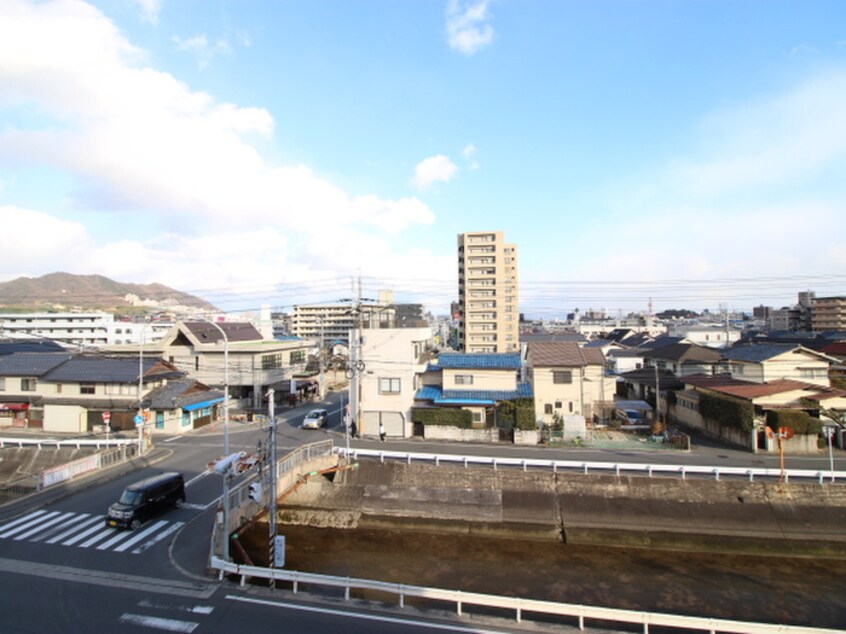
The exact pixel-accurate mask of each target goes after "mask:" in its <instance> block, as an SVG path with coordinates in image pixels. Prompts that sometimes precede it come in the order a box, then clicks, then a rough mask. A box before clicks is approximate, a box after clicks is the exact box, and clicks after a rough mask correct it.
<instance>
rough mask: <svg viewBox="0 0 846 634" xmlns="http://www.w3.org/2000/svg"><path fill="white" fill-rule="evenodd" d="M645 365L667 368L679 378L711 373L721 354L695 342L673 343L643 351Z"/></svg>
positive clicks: (720, 358)
mask: <svg viewBox="0 0 846 634" xmlns="http://www.w3.org/2000/svg"><path fill="white" fill-rule="evenodd" d="M643 358H644V361H645V363H646V367H653V368H654V367H656V366H657V367H658V368H659V369H661V370H669V371H670V372H672V373H673V374H674V375H676V376H677V377H679V378H682V377H685V376H690V375H693V374H713V373H714V367H715V366H718V365H719V363H720V362H721V361H722V358H723V355H722V354H721V353H720V352H719V351H718V350H714V349H713V348H707V347H705V346H700V345H698V344H695V343H673V344H670V345H668V346H662V347H660V348H655V349H653V350H646V351H644V352H643Z"/></svg>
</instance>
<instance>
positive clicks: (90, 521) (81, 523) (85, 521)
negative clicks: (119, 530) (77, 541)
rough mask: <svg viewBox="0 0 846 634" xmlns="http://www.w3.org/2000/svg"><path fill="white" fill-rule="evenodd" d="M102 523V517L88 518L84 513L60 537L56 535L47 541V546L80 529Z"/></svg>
mask: <svg viewBox="0 0 846 634" xmlns="http://www.w3.org/2000/svg"><path fill="white" fill-rule="evenodd" d="M86 518H87V519H86ZM102 521H103V517H102V516H101V515H95V516H94V517H89V515H88V513H85V514H83V515H82V516H80V518H79V520H78V521H76V522H72V524H74V526H73V527H72V528H69V529H68V530H66V531H65V532H64V533H62V534H61V535H56V536H55V537H52V538H50V539H48V540H47V543H48V544H55V543H56V542H60V541H62V540H63V539H64V538H65V537H70V536H71V535H73V534H74V533H75V532H76V531H78V530H79V529H81V528H85V527H87V526H90V525H91V524H95V523H97V522H102Z"/></svg>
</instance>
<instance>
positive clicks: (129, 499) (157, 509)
mask: <svg viewBox="0 0 846 634" xmlns="http://www.w3.org/2000/svg"><path fill="white" fill-rule="evenodd" d="M183 502H185V481H184V480H183V479H182V474H181V473H177V472H175V471H171V472H168V473H162V474H159V475H157V476H153V477H152V478H147V479H146V480H141V481H140V482H136V483H135V484H130V485H129V486H128V487H126V489H125V490H124V492H123V494H122V495H121V496H120V499H119V500H118V501H117V502H115V503H114V504H112V505H111V506H110V507H109V513H108V515H106V525H107V526H116V527H118V528H128V529H130V530H133V531H134V530H135V529H136V528H138V527H139V526H141V524H143V523H144V522H146V521H147V520H148V519H150V518H151V517H155V516H156V515H159V514H161V513H163V512H164V511H166V510H168V509H170V508H174V507H175V508H179V507H180V506H182V503H183Z"/></svg>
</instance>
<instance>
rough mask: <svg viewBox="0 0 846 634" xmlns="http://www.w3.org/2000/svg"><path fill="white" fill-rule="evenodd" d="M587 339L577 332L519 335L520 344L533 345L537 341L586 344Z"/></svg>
mask: <svg viewBox="0 0 846 634" xmlns="http://www.w3.org/2000/svg"><path fill="white" fill-rule="evenodd" d="M587 340H588V339H587V337H585V336H584V335H583V334H581V333H579V332H530V333H523V334H521V335H520V342H521V343H535V342H537V341H573V342H575V343H585V342H587Z"/></svg>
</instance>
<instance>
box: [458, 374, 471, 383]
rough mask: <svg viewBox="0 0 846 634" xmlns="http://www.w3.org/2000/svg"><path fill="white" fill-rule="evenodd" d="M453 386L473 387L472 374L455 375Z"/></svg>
mask: <svg viewBox="0 0 846 634" xmlns="http://www.w3.org/2000/svg"><path fill="white" fill-rule="evenodd" d="M455 384H456V385H473V375H472V374H456V375H455Z"/></svg>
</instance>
